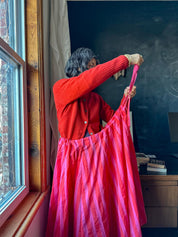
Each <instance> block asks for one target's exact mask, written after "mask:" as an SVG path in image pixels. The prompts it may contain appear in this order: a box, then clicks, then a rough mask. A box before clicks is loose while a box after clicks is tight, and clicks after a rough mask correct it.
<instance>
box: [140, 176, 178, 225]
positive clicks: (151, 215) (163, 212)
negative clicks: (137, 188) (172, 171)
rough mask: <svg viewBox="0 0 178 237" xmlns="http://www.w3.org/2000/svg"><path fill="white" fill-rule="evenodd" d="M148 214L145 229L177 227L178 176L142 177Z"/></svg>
mask: <svg viewBox="0 0 178 237" xmlns="http://www.w3.org/2000/svg"><path fill="white" fill-rule="evenodd" d="M140 179H141V185H142V192H143V199H144V203H145V209H146V214H147V219H148V221H147V224H146V225H145V226H144V227H166V228H172V227H174V228H175V227H177V226H178V224H177V221H178V218H177V211H178V175H141V176H140Z"/></svg>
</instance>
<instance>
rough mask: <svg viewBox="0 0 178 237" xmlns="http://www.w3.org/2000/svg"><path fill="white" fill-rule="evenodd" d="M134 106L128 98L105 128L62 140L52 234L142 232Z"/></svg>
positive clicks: (129, 236) (130, 236) (125, 235)
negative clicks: (130, 121)
mask: <svg viewBox="0 0 178 237" xmlns="http://www.w3.org/2000/svg"><path fill="white" fill-rule="evenodd" d="M137 70H138V68H137ZM135 73H136V72H135ZM132 82H133V80H132ZM129 105H130V99H128V98H127V99H126V100H125V101H123V103H122V104H121V105H120V107H119V109H118V110H117V111H116V113H115V114H114V116H113V117H112V119H111V120H110V121H109V122H108V124H107V125H106V127H105V128H104V129H103V130H102V131H101V132H99V133H97V134H94V135H92V136H89V137H85V138H83V139H79V140H69V139H65V138H61V139H60V140H59V144H58V152H57V159H56V165H55V170H54V176H53V186H52V193H51V199H50V206H49V215H48V226H47V235H46V236H50V237H52V236H59V237H60V236H61V237H65V236H75V237H79V236H83V237H87V236H91V237H95V236H96V237H100V236H101V237H105V236H107V237H108V236H111V237H116V236H119V237H137V236H138V237H139V236H142V234H141V225H143V224H145V223H146V215H145V209H144V203H143V197H142V191H141V185H140V178H139V173H138V170H137V162H136V155H135V150H134V145H133V142H132V138H131V134H130V128H129V124H128V119H129V113H128V107H129Z"/></svg>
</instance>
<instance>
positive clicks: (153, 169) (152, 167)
mask: <svg viewBox="0 0 178 237" xmlns="http://www.w3.org/2000/svg"><path fill="white" fill-rule="evenodd" d="M147 172H148V174H167V168H166V165H165V161H163V160H158V159H150V160H149V162H148V163H147Z"/></svg>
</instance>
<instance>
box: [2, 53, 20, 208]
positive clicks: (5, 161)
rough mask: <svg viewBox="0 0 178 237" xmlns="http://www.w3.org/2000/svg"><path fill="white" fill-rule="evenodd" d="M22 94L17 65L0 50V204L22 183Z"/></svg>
mask: <svg viewBox="0 0 178 237" xmlns="http://www.w3.org/2000/svg"><path fill="white" fill-rule="evenodd" d="M21 93H22V91H21V86H20V66H19V65H18V64H17V63H15V62H14V61H13V60H11V59H10V58H9V56H7V55H6V54H5V53H3V52H2V51H0V207H1V206H2V204H4V201H6V200H7V198H9V196H11V195H12V194H14V191H15V190H18V189H19V187H21V185H23V184H24V178H23V175H22V174H23V172H22V171H23V170H22V168H23V152H22V151H23V147H22V146H23V142H22V137H21V131H22V128H23V127H22V126H21V114H23V113H22V109H21V107H22V106H21V100H20V94H21ZM22 94H23V93H22Z"/></svg>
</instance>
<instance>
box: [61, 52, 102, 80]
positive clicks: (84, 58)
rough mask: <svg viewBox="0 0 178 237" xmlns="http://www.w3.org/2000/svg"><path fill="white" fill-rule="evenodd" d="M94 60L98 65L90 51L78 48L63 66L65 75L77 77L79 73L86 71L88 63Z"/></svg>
mask: <svg viewBox="0 0 178 237" xmlns="http://www.w3.org/2000/svg"><path fill="white" fill-rule="evenodd" d="M92 58H95V59H96V61H97V64H98V63H99V61H98V59H97V57H96V55H95V54H94V53H93V51H92V50H91V49H88V48H78V49H77V50H75V51H74V52H73V53H72V55H71V56H70V58H69V60H68V61H67V63H66V66H65V73H66V75H67V76H68V77H75V76H78V75H79V74H80V73H81V72H84V71H86V70H87V69H88V68H87V65H88V63H89V61H90V60H91V59H92Z"/></svg>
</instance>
